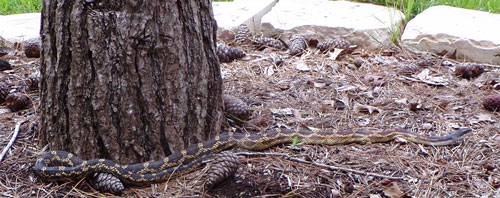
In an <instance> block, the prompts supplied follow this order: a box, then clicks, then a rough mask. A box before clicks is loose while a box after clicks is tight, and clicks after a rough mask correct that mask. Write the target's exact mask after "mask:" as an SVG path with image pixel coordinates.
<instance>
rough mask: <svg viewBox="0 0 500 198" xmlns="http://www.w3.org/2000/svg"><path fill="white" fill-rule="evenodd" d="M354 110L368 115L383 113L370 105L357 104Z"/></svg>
mask: <svg viewBox="0 0 500 198" xmlns="http://www.w3.org/2000/svg"><path fill="white" fill-rule="evenodd" d="M354 110H355V111H357V112H360V113H368V114H373V112H377V113H382V110H381V109H379V108H377V107H374V106H370V105H360V104H355V105H354Z"/></svg>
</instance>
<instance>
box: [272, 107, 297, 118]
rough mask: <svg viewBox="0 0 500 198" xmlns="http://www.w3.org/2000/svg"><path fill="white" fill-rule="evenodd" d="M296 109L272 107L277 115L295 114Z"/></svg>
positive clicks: (273, 112)
mask: <svg viewBox="0 0 500 198" xmlns="http://www.w3.org/2000/svg"><path fill="white" fill-rule="evenodd" d="M294 111H295V109H293V108H284V109H271V114H273V115H276V116H293V115H294V114H293V112H294Z"/></svg>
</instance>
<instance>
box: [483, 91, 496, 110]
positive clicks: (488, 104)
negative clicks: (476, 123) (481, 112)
mask: <svg viewBox="0 0 500 198" xmlns="http://www.w3.org/2000/svg"><path fill="white" fill-rule="evenodd" d="M483 106H484V108H486V109H487V110H490V111H499V110H500V95H498V94H492V95H488V96H486V97H484V99H483Z"/></svg>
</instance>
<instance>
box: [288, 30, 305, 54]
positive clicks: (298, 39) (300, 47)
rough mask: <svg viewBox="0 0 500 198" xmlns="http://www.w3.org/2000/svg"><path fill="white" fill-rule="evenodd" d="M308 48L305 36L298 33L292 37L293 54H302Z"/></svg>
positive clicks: (291, 50)
mask: <svg viewBox="0 0 500 198" xmlns="http://www.w3.org/2000/svg"><path fill="white" fill-rule="evenodd" d="M306 48H307V42H306V39H305V38H304V36H302V35H300V34H297V35H293V36H292V37H291V38H290V52H289V54H290V55H292V56H300V55H302V53H304V51H305V50H306Z"/></svg>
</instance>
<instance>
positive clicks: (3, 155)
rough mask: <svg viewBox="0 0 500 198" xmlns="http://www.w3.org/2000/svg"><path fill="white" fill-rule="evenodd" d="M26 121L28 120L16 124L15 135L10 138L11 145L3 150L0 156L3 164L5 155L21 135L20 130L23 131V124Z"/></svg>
mask: <svg viewBox="0 0 500 198" xmlns="http://www.w3.org/2000/svg"><path fill="white" fill-rule="evenodd" d="M26 121H27V120H23V121H19V122H17V123H16V128H15V129H14V135H12V138H10V141H9V143H8V144H7V146H6V147H5V148H4V149H3V151H2V154H1V155H0V162H2V160H3V158H4V157H5V154H7V151H9V149H10V147H11V146H12V144H14V141H16V138H17V135H19V130H20V129H21V124H23V123H24V122H26Z"/></svg>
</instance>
